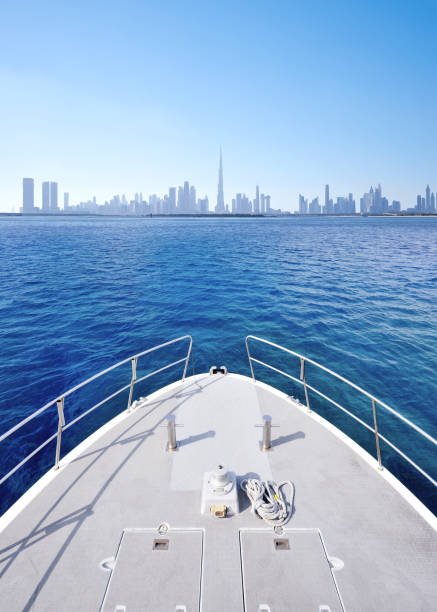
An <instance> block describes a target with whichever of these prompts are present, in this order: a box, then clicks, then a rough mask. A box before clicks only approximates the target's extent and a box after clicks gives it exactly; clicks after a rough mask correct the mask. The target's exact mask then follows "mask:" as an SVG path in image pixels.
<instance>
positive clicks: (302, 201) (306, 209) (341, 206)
mask: <svg viewBox="0 0 437 612" xmlns="http://www.w3.org/2000/svg"><path fill="white" fill-rule="evenodd" d="M355 212H356V207H355V200H354V199H353V195H352V194H351V193H350V194H349V195H348V197H347V198H345V197H338V198H337V200H336V201H335V202H334V200H333V199H332V198H330V197H329V185H325V202H324V204H323V206H322V205H321V204H320V202H319V198H318V197H317V198H314V199H313V200H311V202H309V201H308V200H307V199H306V198H305V197H304V196H303V195H299V214H301V215H322V214H323V215H353V214H355Z"/></svg>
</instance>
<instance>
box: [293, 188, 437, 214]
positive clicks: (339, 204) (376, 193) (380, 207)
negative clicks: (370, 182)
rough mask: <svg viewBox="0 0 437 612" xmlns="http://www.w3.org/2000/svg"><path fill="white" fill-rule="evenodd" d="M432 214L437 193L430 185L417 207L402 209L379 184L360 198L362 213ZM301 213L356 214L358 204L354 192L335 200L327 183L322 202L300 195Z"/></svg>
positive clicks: (418, 200)
mask: <svg viewBox="0 0 437 612" xmlns="http://www.w3.org/2000/svg"><path fill="white" fill-rule="evenodd" d="M401 212H405V213H406V214H426V213H429V214H432V213H436V212H437V195H436V194H434V193H431V190H430V187H429V185H428V186H427V188H426V190H425V197H423V196H421V195H418V196H417V203H416V206H415V207H412V208H407V209H406V210H405V211H401V203H400V201H399V200H392V202H391V204H390V202H389V201H388V199H387V198H386V197H385V196H384V195H383V194H382V187H381V185H378V186H377V187H375V188H373V186H372V187H370V189H369V191H368V192H367V193H364V194H363V196H362V197H361V198H360V207H359V213H360V214H362V215H385V214H399V213H401ZM299 214H300V215H355V214H357V206H356V203H355V200H354V197H353V194H352V193H349V195H348V196H347V197H338V198H337V199H336V201H335V202H334V200H333V199H331V198H330V195H329V185H325V201H324V204H323V205H322V204H320V202H319V198H318V197H316V198H314V199H313V200H311V201H309V200H308V199H307V198H305V197H304V196H303V195H299Z"/></svg>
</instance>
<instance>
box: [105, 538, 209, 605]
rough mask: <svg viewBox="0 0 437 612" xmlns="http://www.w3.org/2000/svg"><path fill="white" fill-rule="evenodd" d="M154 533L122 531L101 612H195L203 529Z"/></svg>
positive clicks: (197, 598) (200, 570)
mask: <svg viewBox="0 0 437 612" xmlns="http://www.w3.org/2000/svg"><path fill="white" fill-rule="evenodd" d="M157 535H158V534H157V531H156V529H125V530H124V531H123V534H122V537H121V540H120V545H119V548H118V551H117V555H116V558H115V562H114V569H113V570H112V572H111V575H110V577H109V581H108V585H107V587H106V591H105V594H104V598H103V603H102V607H101V610H106V611H109V610H110V611H111V612H114V610H117V609H119V610H123V609H125V610H127V611H129V610H131V611H133V610H153V611H154V612H161V611H162V612H164V611H165V612H168V611H169V610H173V611H174V610H187V611H188V610H199V605H200V584H201V574H202V548H203V531H202V530H200V529H193V530H177V529H174V530H173V529H169V530H168V531H167V533H166V537H165V538H157V537H156V536H157ZM163 553H165V554H163Z"/></svg>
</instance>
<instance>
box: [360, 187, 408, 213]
mask: <svg viewBox="0 0 437 612" xmlns="http://www.w3.org/2000/svg"><path fill="white" fill-rule="evenodd" d="M399 212H401V203H400V202H399V201H398V200H393V201H392V203H391V204H389V201H388V199H387V198H386V197H385V196H383V195H382V188H381V185H378V187H376V188H375V189H373V187H370V190H369V191H368V193H365V194H363V197H362V198H361V199H360V213H361V214H368V215H384V214H386V213H399Z"/></svg>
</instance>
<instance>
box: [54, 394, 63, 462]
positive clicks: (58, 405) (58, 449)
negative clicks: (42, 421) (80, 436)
mask: <svg viewBox="0 0 437 612" xmlns="http://www.w3.org/2000/svg"><path fill="white" fill-rule="evenodd" d="M56 408H57V409H58V433H57V435H56V456H55V470H57V469H59V460H60V458H61V441H62V429H63V427H64V425H65V417H64V398H63V397H61V398H60V399H58V400H57V401H56Z"/></svg>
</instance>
